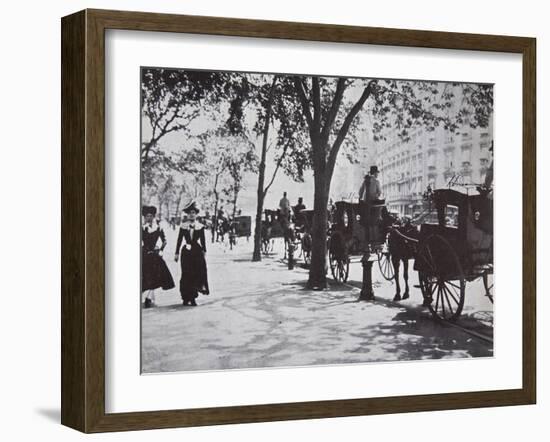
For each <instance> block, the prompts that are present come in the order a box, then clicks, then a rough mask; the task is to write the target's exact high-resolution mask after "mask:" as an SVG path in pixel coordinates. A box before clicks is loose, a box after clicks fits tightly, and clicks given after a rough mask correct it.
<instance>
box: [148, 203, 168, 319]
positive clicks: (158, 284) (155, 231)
mask: <svg viewBox="0 0 550 442" xmlns="http://www.w3.org/2000/svg"><path fill="white" fill-rule="evenodd" d="M141 213H142V215H143V217H144V219H145V221H144V223H143V226H142V229H141V291H142V293H145V301H144V304H143V306H144V307H145V308H149V307H152V306H153V305H154V301H155V290H156V289H158V288H162V289H163V290H169V289H171V288H174V287H175V284H174V279H173V278H172V275H171V274H170V270H168V266H167V265H166V263H165V262H164V259H163V258H162V251H163V250H164V248H165V247H166V236H165V235H164V231H163V230H162V229H161V227H160V226H159V225H158V223H157V221H156V220H155V215H156V214H157V209H156V207H153V206H143V208H142V209H141ZM159 240H160V241H161V245H160V247H159V246H158V242H159Z"/></svg>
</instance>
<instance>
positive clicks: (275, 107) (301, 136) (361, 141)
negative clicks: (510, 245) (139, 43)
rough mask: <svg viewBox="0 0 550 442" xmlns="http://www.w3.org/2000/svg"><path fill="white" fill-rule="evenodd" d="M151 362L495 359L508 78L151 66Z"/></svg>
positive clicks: (147, 131) (147, 89)
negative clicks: (499, 184)
mask: <svg viewBox="0 0 550 442" xmlns="http://www.w3.org/2000/svg"><path fill="white" fill-rule="evenodd" d="M141 81H142V90H141V93H142V125H141V139H142V144H141V165H142V177H141V183H142V186H141V195H142V213H141V214H142V220H143V221H142V255H141V268H142V272H141V273H142V275H141V297H140V302H141V305H142V309H141V329H142V330H141V349H142V351H141V353H142V358H141V359H142V361H141V362H142V363H141V365H142V373H166V372H180V371H197V370H200V371H208V370H224V369H247V368H265V367H271V368H272V367H292V366H310V365H327V364H351V363H375V362H397V361H420V360H428V359H429V360H433V359H456V358H477V357H492V356H493V323H494V317H493V302H494V300H495V294H494V290H493V273H494V269H493V235H492V232H493V209H492V207H493V189H494V183H493V149H494V146H495V143H494V141H493V136H492V112H493V110H492V109H493V108H492V106H493V87H492V85H487V84H472V83H468V84H463V83H443V82H431V81H417V80H414V81H413V80H411V81H406V80H399V81H397V80H387V79H365V78H342V77H316V76H306V75H289V74H284V75H283V74H254V73H238V72H209V71H195V70H184V69H163V68H142V71H141Z"/></svg>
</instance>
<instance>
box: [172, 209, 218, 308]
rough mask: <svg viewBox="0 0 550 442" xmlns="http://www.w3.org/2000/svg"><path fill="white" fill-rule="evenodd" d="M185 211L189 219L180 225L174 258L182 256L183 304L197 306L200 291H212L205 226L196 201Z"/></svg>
mask: <svg viewBox="0 0 550 442" xmlns="http://www.w3.org/2000/svg"><path fill="white" fill-rule="evenodd" d="M183 211H184V212H185V213H186V214H187V216H188V221H187V222H186V223H184V224H182V225H181V227H180V231H179V234H178V241H177V244H176V255H175V257H174V259H175V261H176V262H177V261H178V260H179V259H180V258H181V279H180V294H181V299H182V301H183V305H192V306H196V305H197V302H196V299H197V297H198V296H199V293H202V294H204V295H208V294H209V293H210V291H209V288H208V275H207V270H206V260H205V258H204V254H205V253H206V240H205V237H204V230H205V226H204V225H203V224H201V223H199V222H198V221H197V215H198V213H199V209H198V208H197V206H196V204H195V202H192V203H191V204H189V205H188V206H187V207H186V208H185V209H183ZM180 250H181V255H180Z"/></svg>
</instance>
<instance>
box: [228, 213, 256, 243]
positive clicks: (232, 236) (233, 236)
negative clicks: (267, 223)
mask: <svg viewBox="0 0 550 442" xmlns="http://www.w3.org/2000/svg"><path fill="white" fill-rule="evenodd" d="M251 226H252V219H251V218H250V217H249V216H244V215H242V216H236V217H234V218H233V219H232V220H231V221H229V246H230V248H232V247H233V246H234V245H236V244H237V238H242V237H246V238H247V239H248V238H250V233H251Z"/></svg>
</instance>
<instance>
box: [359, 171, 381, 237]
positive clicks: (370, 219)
mask: <svg viewBox="0 0 550 442" xmlns="http://www.w3.org/2000/svg"><path fill="white" fill-rule="evenodd" d="M381 195H382V190H381V188H380V181H378V167H377V166H371V167H370V170H369V174H368V175H365V179H364V180H363V183H362V184H361V188H360V189H359V204H360V206H362V208H361V221H362V224H363V226H365V227H367V229H366V232H367V233H368V238H367V239H368V240H374V239H375V238H376V237H377V227H376V224H377V223H376V221H377V220H376V218H377V216H376V213H375V211H374V210H371V208H372V207H373V205H374V204H375V203H377V202H378V201H379V199H380V196H381Z"/></svg>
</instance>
